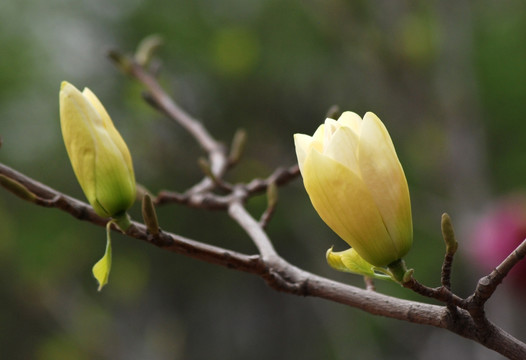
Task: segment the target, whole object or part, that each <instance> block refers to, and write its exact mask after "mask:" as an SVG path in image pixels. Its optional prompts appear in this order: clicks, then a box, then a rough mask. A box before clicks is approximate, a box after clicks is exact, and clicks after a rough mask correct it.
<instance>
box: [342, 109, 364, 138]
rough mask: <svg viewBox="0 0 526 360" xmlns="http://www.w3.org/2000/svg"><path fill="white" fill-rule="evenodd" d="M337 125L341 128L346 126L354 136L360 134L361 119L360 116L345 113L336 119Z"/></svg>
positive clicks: (350, 112)
mask: <svg viewBox="0 0 526 360" xmlns="http://www.w3.org/2000/svg"><path fill="white" fill-rule="evenodd" d="M338 123H340V124H341V125H342V126H348V127H350V128H351V129H352V131H354V132H355V133H356V134H359V133H360V127H361V126H362V118H361V117H360V115H358V114H356V113H353V112H352V111H345V112H343V113H342V114H341V116H340V117H339V118H338Z"/></svg>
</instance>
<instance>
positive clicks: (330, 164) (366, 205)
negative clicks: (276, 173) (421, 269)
mask: <svg viewBox="0 0 526 360" xmlns="http://www.w3.org/2000/svg"><path fill="white" fill-rule="evenodd" d="M303 181H304V184H305V189H306V190H307V193H308V194H309V197H310V199H311V202H312V204H313V206H314V208H315V209H316V211H317V212H318V214H319V215H320V217H321V218H322V219H323V221H325V223H326V224H327V225H329V227H330V228H331V229H332V230H333V231H334V232H336V233H337V234H338V235H339V236H340V237H341V238H342V239H344V240H345V241H346V242H347V243H348V244H349V245H351V246H352V247H353V248H355V249H356V251H357V252H358V253H359V254H361V256H362V257H363V258H364V259H365V260H366V261H367V262H369V263H371V264H373V265H375V266H385V265H387V264H389V263H391V262H392V261H394V260H397V259H398V258H397V257H396V255H397V253H398V252H397V251H396V248H394V246H393V242H392V241H391V239H390V237H389V234H388V232H387V230H386V228H385V226H384V224H383V221H382V217H381V216H380V213H379V212H378V209H377V207H376V204H375V202H374V200H373V198H372V197H371V195H370V194H369V191H368V189H367V187H366V186H365V185H364V183H363V182H362V180H361V179H360V178H359V177H358V176H357V175H356V174H354V173H353V172H352V171H351V170H350V169H349V168H347V167H345V166H344V165H342V164H340V163H339V162H337V161H335V160H333V159H331V158H329V157H327V156H324V155H322V154H320V153H319V152H318V151H317V150H315V149H313V150H312V151H311V152H310V153H309V154H308V156H307V158H306V160H305V164H304V172H303ZM389 248H392V250H390V251H389V250H387V249H389ZM393 256H394V257H393Z"/></svg>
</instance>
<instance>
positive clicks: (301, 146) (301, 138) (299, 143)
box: [294, 134, 312, 173]
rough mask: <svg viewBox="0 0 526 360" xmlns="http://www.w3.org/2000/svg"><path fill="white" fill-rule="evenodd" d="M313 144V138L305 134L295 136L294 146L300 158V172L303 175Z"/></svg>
mask: <svg viewBox="0 0 526 360" xmlns="http://www.w3.org/2000/svg"><path fill="white" fill-rule="evenodd" d="M311 143H312V137H311V136H309V135H305V134H294V146H295V148H296V156H297V157H298V165H299V167H300V171H301V172H302V173H303V164H304V163H305V159H306V158H307V153H308V150H309V148H310V144H311Z"/></svg>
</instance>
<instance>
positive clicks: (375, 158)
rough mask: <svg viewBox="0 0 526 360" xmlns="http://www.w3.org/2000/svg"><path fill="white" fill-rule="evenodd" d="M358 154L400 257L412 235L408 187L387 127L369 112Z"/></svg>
mask: <svg viewBox="0 0 526 360" xmlns="http://www.w3.org/2000/svg"><path fill="white" fill-rule="evenodd" d="M358 154H359V155H358V161H359V164H360V170H361V175H362V179H363V181H364V183H365V184H367V188H368V189H369V190H370V193H371V195H372V198H373V199H374V202H375V204H377V206H378V210H379V212H380V214H381V216H382V219H383V221H384V223H385V226H386V228H387V231H388V232H389V234H390V236H391V239H392V244H393V245H392V246H394V247H395V248H396V251H397V252H398V253H399V254H400V257H402V256H403V255H405V254H406V253H407V251H408V250H409V248H410V247H411V244H412V238H413V234H412V233H413V230H412V229H413V227H412V220H411V204H410V199H409V189H408V186H407V180H406V178H405V175H404V171H403V169H402V165H401V164H400V161H399V160H398V157H397V155H396V151H395V148H394V145H393V143H392V141H391V137H390V136H389V133H388V132H387V129H386V128H385V126H384V125H383V124H382V122H381V121H380V119H379V118H378V117H377V116H376V115H374V114H373V113H370V112H369V113H367V114H366V115H365V116H364V121H363V124H362V129H361V133H360V143H359V149H358Z"/></svg>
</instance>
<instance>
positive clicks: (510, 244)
mask: <svg viewBox="0 0 526 360" xmlns="http://www.w3.org/2000/svg"><path fill="white" fill-rule="evenodd" d="M472 233H473V238H472V241H471V247H470V255H471V258H472V260H474V261H475V262H476V264H477V265H478V266H479V267H480V268H481V269H482V270H483V271H485V272H487V273H489V272H490V271H491V270H493V269H494V268H495V267H496V266H497V265H499V264H500V263H501V262H502V261H503V260H504V259H505V258H506V257H507V256H508V255H509V254H511V253H512V252H513V250H515V248H516V247H517V246H518V245H519V244H520V243H521V242H522V241H523V240H524V239H526V196H524V195H513V196H509V197H506V198H503V199H501V200H499V201H497V202H496V203H495V204H493V206H492V207H491V208H490V210H489V211H488V212H487V213H486V214H485V215H484V216H482V217H481V218H480V220H479V221H478V222H477V223H476V225H475V228H474V231H473V232H472ZM508 279H509V280H510V281H511V282H513V285H514V286H516V287H520V288H521V289H524V290H526V261H520V262H519V263H518V264H517V265H515V267H514V268H513V269H512V270H511V272H510V273H509V274H508V277H507V278H506V279H505V280H504V281H505V282H507V281H506V280H508Z"/></svg>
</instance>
